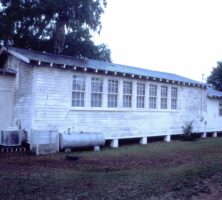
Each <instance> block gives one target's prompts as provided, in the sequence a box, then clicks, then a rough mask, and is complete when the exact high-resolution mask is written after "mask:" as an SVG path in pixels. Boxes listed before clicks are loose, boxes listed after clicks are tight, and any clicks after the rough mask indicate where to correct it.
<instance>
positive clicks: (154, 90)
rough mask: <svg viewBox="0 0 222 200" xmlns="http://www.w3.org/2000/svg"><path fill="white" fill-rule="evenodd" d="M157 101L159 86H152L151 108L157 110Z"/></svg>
mask: <svg viewBox="0 0 222 200" xmlns="http://www.w3.org/2000/svg"><path fill="white" fill-rule="evenodd" d="M156 101H157V86H156V85H150V87H149V108H153V109H155V108H156V107H157V106H156Z"/></svg>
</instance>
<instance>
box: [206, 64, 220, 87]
mask: <svg viewBox="0 0 222 200" xmlns="http://www.w3.org/2000/svg"><path fill="white" fill-rule="evenodd" d="M207 83H209V84H212V85H213V86H214V87H215V89H216V90H219V91H222V62H217V67H216V68H213V71H212V72H211V75H210V76H209V77H208V78H207Z"/></svg>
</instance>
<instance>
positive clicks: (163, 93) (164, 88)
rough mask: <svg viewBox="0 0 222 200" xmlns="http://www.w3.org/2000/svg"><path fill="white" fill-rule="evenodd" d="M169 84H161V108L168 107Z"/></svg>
mask: <svg viewBox="0 0 222 200" xmlns="http://www.w3.org/2000/svg"><path fill="white" fill-rule="evenodd" d="M167 90H168V88H167V86H161V102H160V108H161V109H167V96H168V91H167Z"/></svg>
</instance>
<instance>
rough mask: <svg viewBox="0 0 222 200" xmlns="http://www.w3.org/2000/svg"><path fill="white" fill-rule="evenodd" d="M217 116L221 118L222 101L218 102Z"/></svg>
mask: <svg viewBox="0 0 222 200" xmlns="http://www.w3.org/2000/svg"><path fill="white" fill-rule="evenodd" d="M219 116H222V101H219Z"/></svg>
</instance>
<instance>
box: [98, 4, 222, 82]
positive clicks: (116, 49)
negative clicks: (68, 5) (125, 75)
mask: <svg viewBox="0 0 222 200" xmlns="http://www.w3.org/2000/svg"><path fill="white" fill-rule="evenodd" d="M107 3H108V5H107V8H106V10H105V14H104V15H103V17H102V25H103V29H102V32H101V34H100V37H99V41H100V42H103V43H106V44H107V45H108V46H109V48H110V49H111V50H112V60H113V62H114V63H119V64H126V65H131V66H137V67H143V68H148V69H153V70H158V71H166V72H172V73H176V74H179V75H183V76H186V77H189V78H192V79H195V80H199V81H201V76H202V74H205V78H206V77H207V76H208V75H209V74H210V72H211V70H212V67H213V66H214V65H215V63H216V61H218V60H221V59H222V10H221V8H222V0H136V1H135V0H107Z"/></svg>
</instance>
